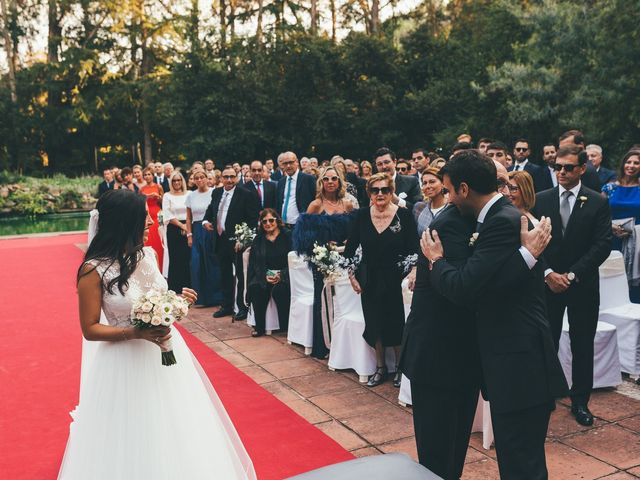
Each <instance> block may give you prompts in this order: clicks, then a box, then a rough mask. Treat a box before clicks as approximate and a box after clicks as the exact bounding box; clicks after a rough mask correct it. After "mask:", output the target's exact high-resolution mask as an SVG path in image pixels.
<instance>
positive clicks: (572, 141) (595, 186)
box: [558, 130, 602, 192]
mask: <svg viewBox="0 0 640 480" xmlns="http://www.w3.org/2000/svg"><path fill="white" fill-rule="evenodd" d="M585 143H586V142H585V139H584V134H583V133H582V132H581V131H580V130H568V131H566V132H564V133H563V134H562V135H560V136H559V137H558V148H561V147H565V146H568V145H578V146H579V147H580V148H582V149H583V150H584V148H585ZM581 182H582V184H583V185H584V186H585V187H587V188H590V189H591V190H595V191H596V192H599V191H600V189H601V188H602V182H601V181H600V177H599V176H598V172H597V171H596V169H595V167H594V166H593V165H591V164H590V163H587V169H586V170H585V172H584V173H583V174H582V178H581Z"/></svg>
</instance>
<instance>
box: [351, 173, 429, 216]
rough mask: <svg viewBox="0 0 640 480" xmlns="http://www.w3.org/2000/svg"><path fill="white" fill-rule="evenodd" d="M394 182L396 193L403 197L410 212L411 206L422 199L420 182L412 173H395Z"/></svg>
mask: <svg viewBox="0 0 640 480" xmlns="http://www.w3.org/2000/svg"><path fill="white" fill-rule="evenodd" d="M395 183H396V195H398V196H399V197H400V198H404V201H405V202H407V210H409V211H410V212H412V211H413V206H414V205H415V204H416V203H418V202H422V201H423V200H424V198H423V196H422V192H421V191H420V183H419V182H418V179H417V178H416V177H414V176H413V175H400V174H396V179H395ZM401 193H404V194H405V195H406V196H403V195H400V194H401ZM361 206H363V205H361ZM364 206H366V205H364Z"/></svg>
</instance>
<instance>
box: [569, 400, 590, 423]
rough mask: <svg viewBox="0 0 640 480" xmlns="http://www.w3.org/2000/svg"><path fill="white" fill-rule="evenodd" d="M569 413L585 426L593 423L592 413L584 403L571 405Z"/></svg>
mask: <svg viewBox="0 0 640 480" xmlns="http://www.w3.org/2000/svg"><path fill="white" fill-rule="evenodd" d="M571 413H573V416H574V417H576V422H578V423H579V424H580V425H582V426H585V427H590V426H591V425H593V415H592V413H591V412H590V411H589V409H588V408H587V406H586V405H574V406H573V407H571Z"/></svg>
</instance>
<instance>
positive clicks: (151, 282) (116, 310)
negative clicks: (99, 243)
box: [89, 247, 167, 326]
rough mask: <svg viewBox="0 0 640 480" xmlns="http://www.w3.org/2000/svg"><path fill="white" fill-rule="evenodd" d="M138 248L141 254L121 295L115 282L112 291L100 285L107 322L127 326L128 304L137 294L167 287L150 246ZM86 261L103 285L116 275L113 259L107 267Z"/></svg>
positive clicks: (102, 263) (97, 262) (129, 309)
mask: <svg viewBox="0 0 640 480" xmlns="http://www.w3.org/2000/svg"><path fill="white" fill-rule="evenodd" d="M142 251H143V253H144V256H143V258H142V259H141V260H140V262H139V263H138V267H137V268H136V270H135V271H134V272H133V274H132V275H131V277H129V288H128V289H126V290H125V294H124V295H122V294H121V293H120V290H118V287H117V285H116V286H114V288H113V293H112V294H110V293H109V292H108V291H107V289H106V287H105V288H103V291H102V310H103V311H104V314H105V316H106V317H107V321H108V322H109V325H112V326H129V325H130V324H129V316H130V314H131V307H132V305H133V303H134V302H135V301H136V299H138V298H139V297H140V295H142V294H143V293H144V292H148V291H149V290H152V289H153V290H158V291H161V292H164V291H166V290H167V281H166V280H165V279H164V277H163V276H162V274H161V273H160V270H159V269H158V262H157V260H156V256H155V252H154V250H153V248H151V247H144V248H143V249H142ZM89 263H90V264H91V265H94V266H95V267H96V269H97V271H98V274H99V275H100V277H101V278H102V283H103V285H106V284H107V283H108V282H109V281H110V280H112V279H113V278H115V277H117V276H118V272H119V270H120V268H119V266H118V264H117V262H116V263H115V264H113V265H111V266H109V264H108V263H105V262H100V261H99V260H91V261H89Z"/></svg>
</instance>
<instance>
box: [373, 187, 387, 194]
mask: <svg viewBox="0 0 640 480" xmlns="http://www.w3.org/2000/svg"><path fill="white" fill-rule="evenodd" d="M369 191H370V192H371V194H372V195H379V194H383V195H389V194H390V193H391V187H371V188H370V189H369Z"/></svg>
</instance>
